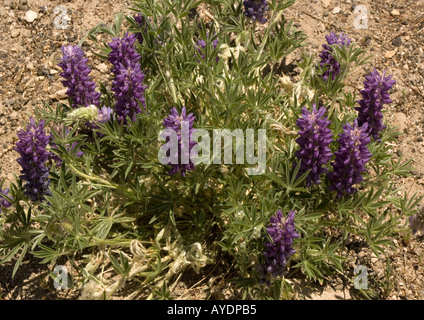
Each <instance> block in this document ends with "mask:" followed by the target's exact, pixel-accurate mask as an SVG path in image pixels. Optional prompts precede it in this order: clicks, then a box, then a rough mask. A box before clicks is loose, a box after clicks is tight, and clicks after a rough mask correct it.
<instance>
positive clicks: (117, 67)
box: [109, 33, 146, 124]
mask: <svg viewBox="0 0 424 320" xmlns="http://www.w3.org/2000/svg"><path fill="white" fill-rule="evenodd" d="M135 40H136V37H135V35H134V34H129V33H126V34H125V36H124V37H123V38H116V39H113V42H112V43H109V46H110V47H111V48H112V52H111V53H110V54H109V61H110V62H111V63H112V64H113V69H112V71H113V73H114V74H115V80H114V81H113V83H112V85H113V88H112V91H113V92H114V93H115V98H116V105H115V113H116V115H117V118H118V121H119V122H121V123H123V124H126V123H127V120H126V117H127V116H129V117H130V118H131V120H132V121H135V119H136V116H137V114H138V113H142V110H141V108H140V103H141V104H142V105H143V107H144V108H146V105H145V100H144V90H145V89H146V86H143V80H144V77H145V76H144V73H143V71H142V70H141V66H140V58H141V57H140V55H139V54H138V53H137V51H136V50H135V47H134V43H135Z"/></svg>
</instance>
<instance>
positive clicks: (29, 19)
mask: <svg viewBox="0 0 424 320" xmlns="http://www.w3.org/2000/svg"><path fill="white" fill-rule="evenodd" d="M37 16H38V15H37V12H35V11H32V10H29V11H27V12H26V13H25V20H26V21H27V22H33V21H34V20H35V19H37Z"/></svg>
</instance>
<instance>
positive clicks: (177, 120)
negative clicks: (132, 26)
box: [163, 107, 196, 177]
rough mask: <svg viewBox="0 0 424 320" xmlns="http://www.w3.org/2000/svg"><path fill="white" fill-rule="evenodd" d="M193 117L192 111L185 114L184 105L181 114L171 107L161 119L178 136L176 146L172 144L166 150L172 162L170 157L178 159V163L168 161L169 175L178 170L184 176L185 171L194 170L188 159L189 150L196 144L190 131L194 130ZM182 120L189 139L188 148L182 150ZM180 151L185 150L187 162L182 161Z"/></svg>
mask: <svg viewBox="0 0 424 320" xmlns="http://www.w3.org/2000/svg"><path fill="white" fill-rule="evenodd" d="M195 119H196V117H195V116H194V115H193V113H190V114H188V115H187V111H186V108H185V107H183V108H182V110H181V115H180V114H179V113H178V111H177V109H176V108H175V107H173V108H172V109H171V113H170V114H169V115H168V117H167V118H165V119H164V120H163V125H164V126H165V128H166V129H172V130H174V131H175V132H176V133H177V136H178V146H177V147H175V146H174V148H173V147H172V146H171V148H170V150H169V151H168V152H167V157H171V161H170V162H172V158H175V159H178V163H169V165H170V166H171V169H170V170H169V172H168V174H169V175H174V174H177V173H178V172H181V175H182V176H183V177H185V175H186V172H187V171H189V170H194V163H193V162H192V161H191V159H190V152H191V149H192V148H193V147H194V146H195V145H196V142H195V141H194V140H192V133H193V132H194V131H195V130H196V129H194V128H193V124H194V120H195ZM183 122H184V124H185V125H187V126H188V138H189V141H188V148H186V150H183V149H184V148H183V147H182V143H183V141H182V127H183V126H182V124H183ZM168 141H169V139H168ZM168 141H167V142H168ZM171 143H172V142H171ZM171 150H175V151H177V150H178V154H172V155H171V154H170V153H171ZM182 152H185V153H184V156H185V158H186V159H189V163H187V164H183V163H182Z"/></svg>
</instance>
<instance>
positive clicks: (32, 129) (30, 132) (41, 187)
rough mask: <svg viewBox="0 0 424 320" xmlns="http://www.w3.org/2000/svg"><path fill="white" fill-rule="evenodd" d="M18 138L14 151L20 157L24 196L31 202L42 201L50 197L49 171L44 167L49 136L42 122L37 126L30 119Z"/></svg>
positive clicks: (47, 155)
mask: <svg viewBox="0 0 424 320" xmlns="http://www.w3.org/2000/svg"><path fill="white" fill-rule="evenodd" d="M18 137H19V141H18V142H17V143H16V147H15V149H14V150H16V151H17V152H18V153H19V154H20V155H21V157H20V158H19V159H18V160H17V162H18V163H19V164H20V165H21V167H22V170H21V176H20V177H21V179H22V180H23V181H26V184H25V194H26V195H27V196H29V197H30V199H31V201H33V202H37V201H43V199H44V196H46V195H51V192H50V190H49V186H50V179H49V172H50V169H49V168H48V167H47V166H46V161H47V160H48V159H49V157H50V152H48V151H47V150H46V147H47V145H48V144H49V141H50V135H48V134H46V132H45V131H44V120H40V122H39V123H38V126H37V125H36V124H35V122H34V119H33V118H31V120H30V124H29V125H28V126H27V130H26V131H24V130H20V131H19V132H18Z"/></svg>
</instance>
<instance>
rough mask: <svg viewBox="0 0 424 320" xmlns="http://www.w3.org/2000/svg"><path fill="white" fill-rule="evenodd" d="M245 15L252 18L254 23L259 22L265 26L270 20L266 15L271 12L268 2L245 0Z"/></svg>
mask: <svg viewBox="0 0 424 320" xmlns="http://www.w3.org/2000/svg"><path fill="white" fill-rule="evenodd" d="M243 4H244V9H245V12H244V14H245V15H246V17H248V18H251V19H252V21H256V20H257V21H259V22H260V23H262V24H265V23H266V22H267V21H268V19H266V18H265V17H264V16H265V13H266V12H267V11H268V10H269V5H268V1H266V0H244V1H243Z"/></svg>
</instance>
